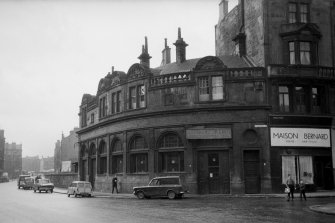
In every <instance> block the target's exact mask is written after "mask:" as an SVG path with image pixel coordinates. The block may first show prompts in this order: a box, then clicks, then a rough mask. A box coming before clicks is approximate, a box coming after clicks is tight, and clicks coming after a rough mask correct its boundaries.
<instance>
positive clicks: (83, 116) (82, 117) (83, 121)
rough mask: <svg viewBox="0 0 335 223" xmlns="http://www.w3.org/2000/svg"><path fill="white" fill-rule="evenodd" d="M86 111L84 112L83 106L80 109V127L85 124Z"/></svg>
mask: <svg viewBox="0 0 335 223" xmlns="http://www.w3.org/2000/svg"><path fill="white" fill-rule="evenodd" d="M86 118H87V113H86V107H83V108H82V109H81V127H85V126H86V125H87V121H86Z"/></svg>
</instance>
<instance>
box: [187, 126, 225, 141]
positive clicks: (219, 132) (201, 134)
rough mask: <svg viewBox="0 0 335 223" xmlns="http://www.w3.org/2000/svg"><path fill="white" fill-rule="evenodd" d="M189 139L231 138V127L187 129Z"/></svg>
mask: <svg viewBox="0 0 335 223" xmlns="http://www.w3.org/2000/svg"><path fill="white" fill-rule="evenodd" d="M186 138H187V139H231V129H230V128H204V129H187V130H186Z"/></svg>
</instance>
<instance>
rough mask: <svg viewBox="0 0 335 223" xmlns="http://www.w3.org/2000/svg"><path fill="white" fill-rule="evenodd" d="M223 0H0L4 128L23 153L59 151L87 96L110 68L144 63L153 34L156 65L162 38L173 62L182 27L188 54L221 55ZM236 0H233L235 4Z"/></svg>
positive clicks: (0, 84)
mask: <svg viewBox="0 0 335 223" xmlns="http://www.w3.org/2000/svg"><path fill="white" fill-rule="evenodd" d="M219 3H220V0H15V1H13V0H0V27H1V29H0V129H3V130H4V131H5V138H6V142H8V143H12V142H15V143H17V144H22V156H23V157H25V156H36V155H39V156H40V157H41V156H44V157H47V156H53V155H54V148H55V143H56V142H57V140H60V139H61V136H62V133H64V135H65V136H68V135H69V132H70V131H71V130H72V129H73V128H74V127H77V126H79V117H78V113H79V106H80V103H81V99H82V96H83V94H86V93H88V94H92V95H95V94H96V92H97V88H98V83H99V80H100V79H101V78H103V77H105V76H106V75H107V73H108V72H110V71H111V69H112V68H111V67H112V66H114V69H115V70H119V71H124V72H127V71H128V69H129V68H130V66H131V65H132V64H134V63H138V62H139V60H138V59H137V57H138V56H139V55H140V54H141V49H142V45H143V44H144V37H145V36H147V38H148V51H149V54H150V55H151V56H152V59H151V60H150V65H151V67H158V66H159V65H160V63H161V60H162V50H163V48H164V38H167V43H168V45H169V46H170V48H171V61H172V62H174V61H175V46H174V45H173V43H174V42H175V41H176V40H177V34H178V27H180V28H181V35H182V37H183V38H184V41H185V42H186V43H187V44H188V45H189V46H188V47H187V49H186V58H187V59H192V58H199V57H204V56H209V55H215V30H214V27H215V25H216V24H217V22H218V18H219V6H218V5H219ZM236 4H237V0H230V1H229V9H231V8H232V7H234V6H235V5H236Z"/></svg>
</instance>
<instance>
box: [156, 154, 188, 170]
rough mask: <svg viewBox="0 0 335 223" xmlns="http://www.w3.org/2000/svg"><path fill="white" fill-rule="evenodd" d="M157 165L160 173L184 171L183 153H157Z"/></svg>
mask: <svg viewBox="0 0 335 223" xmlns="http://www.w3.org/2000/svg"><path fill="white" fill-rule="evenodd" d="M159 165H160V171H161V172H182V171H184V152H161V153H159Z"/></svg>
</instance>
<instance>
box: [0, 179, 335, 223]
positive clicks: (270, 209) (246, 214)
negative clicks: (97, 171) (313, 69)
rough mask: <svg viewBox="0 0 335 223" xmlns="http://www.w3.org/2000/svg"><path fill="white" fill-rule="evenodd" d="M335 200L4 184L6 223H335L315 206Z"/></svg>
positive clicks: (0, 207)
mask: <svg viewBox="0 0 335 223" xmlns="http://www.w3.org/2000/svg"><path fill="white" fill-rule="evenodd" d="M326 203H335V198H310V199H309V200H307V201H306V202H305V201H300V200H299V199H297V200H295V201H294V202H287V201H286V200H284V199H282V198H226V197H220V198H215V197H214V198H213V197H204V198H187V196H186V198H185V199H178V200H168V199H145V200H138V199H137V198H135V197H134V198H131V199H129V198H126V199H125V198H81V197H78V198H74V197H72V196H71V197H70V198H68V197H67V196H66V195H64V194H57V193H53V194H51V193H44V192H42V193H34V192H33V191H31V190H22V189H20V190H19V189H17V186H16V182H9V183H1V184H0V222H1V223H12V222H20V223H22V222H23V223H58V222H61V223H68V222H69V223H93V222H94V223H100V222H146V223H147V222H174V223H175V222H271V223H273V222H285V223H289V222H304V223H309V222H332V223H333V222H334V216H333V215H326V214H320V213H316V212H313V211H311V210H310V209H309V206H310V205H318V204H326Z"/></svg>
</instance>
